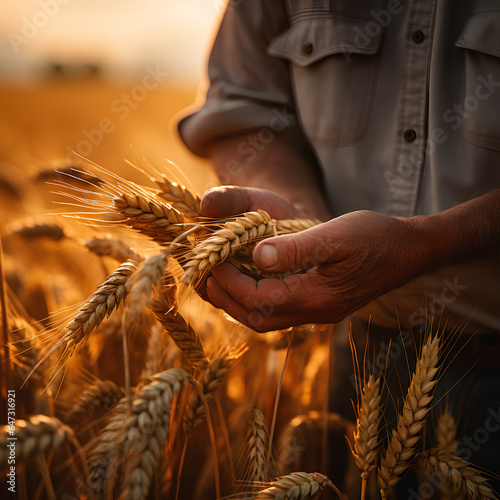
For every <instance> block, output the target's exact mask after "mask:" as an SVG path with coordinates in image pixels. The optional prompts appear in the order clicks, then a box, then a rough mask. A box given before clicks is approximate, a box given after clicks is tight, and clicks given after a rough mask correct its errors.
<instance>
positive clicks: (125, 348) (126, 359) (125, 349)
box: [122, 309, 132, 413]
mask: <svg viewBox="0 0 500 500" xmlns="http://www.w3.org/2000/svg"><path fill="white" fill-rule="evenodd" d="M126 316H127V312H126V309H125V311H124V313H123V318H122V340H123V368H124V371H125V396H126V398H127V411H128V412H129V413H130V412H131V404H132V403H131V397H132V390H131V386H130V357H129V352H128V343H127V328H126V324H127V322H126Z"/></svg>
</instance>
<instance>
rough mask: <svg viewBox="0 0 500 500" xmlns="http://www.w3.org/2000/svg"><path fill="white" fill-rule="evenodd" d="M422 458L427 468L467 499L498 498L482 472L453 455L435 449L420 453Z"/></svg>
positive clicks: (486, 499)
mask: <svg viewBox="0 0 500 500" xmlns="http://www.w3.org/2000/svg"><path fill="white" fill-rule="evenodd" d="M420 458H421V459H422V461H423V464H424V466H425V467H426V468H428V469H430V470H432V471H434V472H435V473H436V474H437V475H438V476H439V477H440V478H441V479H444V480H446V481H447V482H448V483H449V484H450V485H452V486H455V487H456V488H457V489H458V490H459V491H460V492H461V493H462V494H463V495H464V496H465V497H467V498H471V499H480V500H491V499H497V498H498V497H497V495H496V494H495V493H494V491H493V490H492V489H491V487H490V486H489V485H488V480H487V479H486V478H485V477H484V476H483V475H481V472H480V471H479V470H478V469H476V468H474V467H472V466H471V464H470V463H469V462H467V461H466V460H463V459H461V458H459V457H457V456H456V455H454V454H453V453H451V452H449V451H445V450H440V449H438V448H434V449H431V450H427V451H425V452H422V453H420Z"/></svg>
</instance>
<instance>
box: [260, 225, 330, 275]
mask: <svg viewBox="0 0 500 500" xmlns="http://www.w3.org/2000/svg"><path fill="white" fill-rule="evenodd" d="M325 229H326V228H325V224H319V225H318V226H315V227H313V228H311V229H307V230H305V231H301V232H300V233H295V234H288V235H284V236H276V237H274V238H269V239H266V240H264V241H261V242H260V243H259V244H258V245H257V246H256V247H255V250H254V251H253V261H254V263H255V264H256V265H257V267H259V269H261V270H263V271H270V272H274V273H283V272H286V271H297V270H299V269H311V268H312V267H315V266H318V265H319V264H324V263H326V262H332V260H333V256H332V249H333V241H332V238H331V237H330V235H329V232H328V231H325Z"/></svg>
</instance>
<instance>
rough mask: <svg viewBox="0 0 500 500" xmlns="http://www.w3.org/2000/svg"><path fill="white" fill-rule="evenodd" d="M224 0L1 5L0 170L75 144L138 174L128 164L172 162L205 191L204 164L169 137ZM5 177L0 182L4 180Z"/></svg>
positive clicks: (32, 167)
mask: <svg viewBox="0 0 500 500" xmlns="http://www.w3.org/2000/svg"><path fill="white" fill-rule="evenodd" d="M225 4H226V1H224V0H7V1H6V2H5V1H4V2H2V13H1V15H0V33H1V34H2V36H1V40H0V176H1V179H0V181H2V184H3V185H4V184H5V183H7V184H8V183H11V184H13V185H14V187H15V185H16V183H17V182H19V180H20V179H19V175H20V174H21V176H33V175H36V173H37V172H38V171H39V170H40V169H41V168H42V169H43V168H46V167H51V166H54V165H57V164H65V163H68V162H70V163H71V162H72V161H74V157H73V156H72V153H71V152H72V151H76V152H77V153H79V154H80V155H82V156H84V157H86V158H88V159H90V160H92V161H94V162H96V163H99V164H100V165H102V166H104V167H105V168H108V169H110V170H114V171H118V172H119V173H121V175H123V176H124V177H126V178H128V179H130V180H139V181H141V180H142V179H141V177H140V176H138V175H137V173H136V172H134V171H131V170H130V167H127V165H126V164H125V161H124V160H125V159H128V160H131V161H134V159H135V158H138V157H145V158H147V159H148V160H149V161H150V162H151V163H153V164H154V165H155V166H157V167H158V166H161V165H162V164H164V163H165V158H168V159H169V160H171V161H173V162H175V163H176V164H177V165H178V166H179V167H180V168H181V170H182V171H183V172H184V173H185V174H186V175H187V176H188V177H189V178H190V180H191V181H192V182H194V184H195V186H196V187H197V188H198V189H199V190H204V189H205V188H206V187H209V185H211V184H213V183H214V182H215V178H214V177H213V175H210V174H209V165H208V163H207V162H204V161H202V160H200V159H198V158H196V157H194V155H191V154H190V153H189V152H188V151H187V150H186V149H185V148H184V146H183V145H182V143H181V142H180V140H179V139H178V137H177V132H176V127H175V124H176V122H177V119H178V113H179V112H180V111H181V110H183V109H185V108H186V107H187V106H189V105H192V104H193V103H194V102H195V99H196V96H197V91H198V90H200V88H201V94H202V91H203V87H204V86H205V85H206V82H205V81H204V80H205V72H206V69H205V68H206V62H207V58H208V54H209V50H210V47H211V44H212V41H213V38H214V36H215V33H216V29H217V27H218V24H219V23H220V19H221V16H222V13H223V11H224V9H225V6H226V5H225ZM3 181H4V182H3Z"/></svg>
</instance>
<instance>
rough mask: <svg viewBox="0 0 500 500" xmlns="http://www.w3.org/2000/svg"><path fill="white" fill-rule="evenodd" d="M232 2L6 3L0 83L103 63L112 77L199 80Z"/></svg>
mask: <svg viewBox="0 0 500 500" xmlns="http://www.w3.org/2000/svg"><path fill="white" fill-rule="evenodd" d="M225 4H226V1H225V0H3V2H2V6H1V12H0V33H1V35H2V36H1V41H0V75H1V76H0V78H3V79H6V78H21V79H22V78H26V77H34V76H36V75H37V74H43V72H44V71H46V68H47V66H48V65H50V64H64V65H71V66H78V65H83V64H97V65H99V66H100V67H101V68H102V69H103V72H104V74H105V76H107V77H109V78H123V77H128V76H131V77H133V76H134V75H139V74H142V73H144V68H145V67H147V66H155V67H156V66H158V68H159V69H160V68H161V70H162V71H168V72H169V75H170V80H171V81H172V80H176V81H197V80H198V79H199V78H200V76H201V75H202V73H203V71H204V69H205V66H206V58H207V56H208V51H209V48H210V46H211V43H212V41H213V37H214V36H215V30H216V27H217V26H218V24H219V23H220V18H221V15H222V11H223V9H224V7H225Z"/></svg>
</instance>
